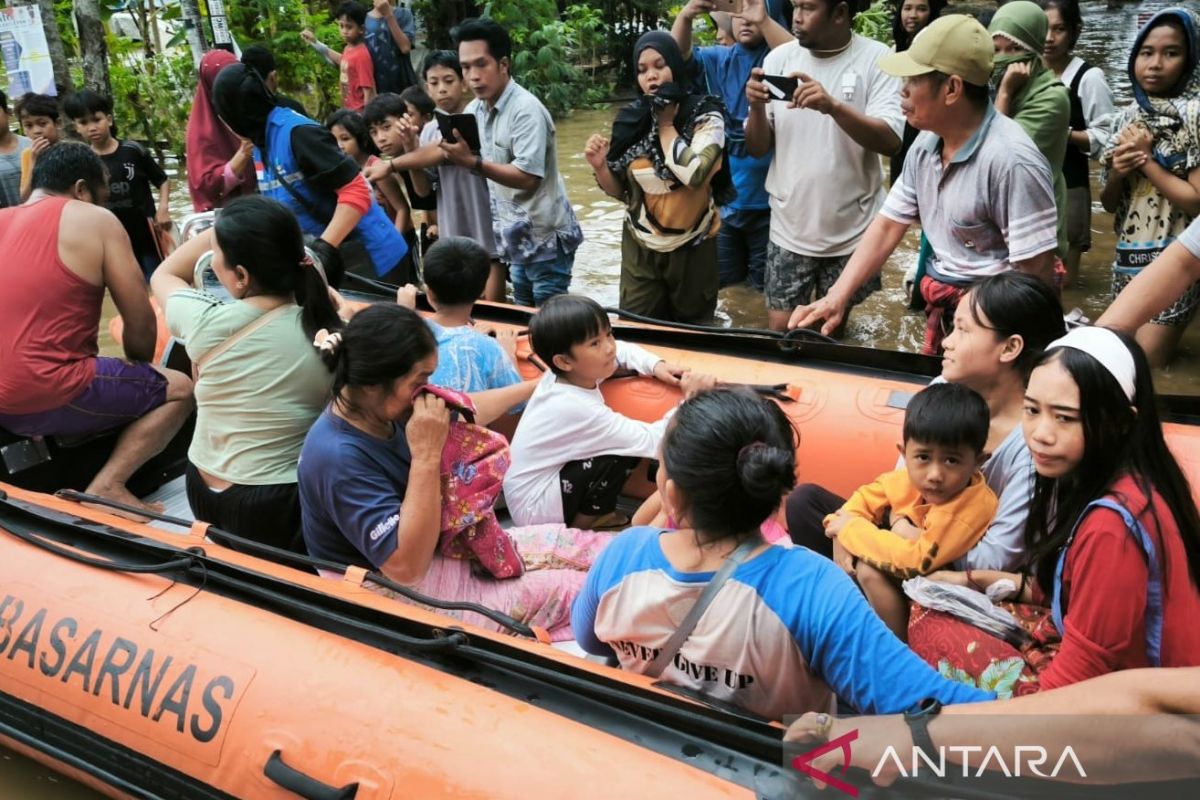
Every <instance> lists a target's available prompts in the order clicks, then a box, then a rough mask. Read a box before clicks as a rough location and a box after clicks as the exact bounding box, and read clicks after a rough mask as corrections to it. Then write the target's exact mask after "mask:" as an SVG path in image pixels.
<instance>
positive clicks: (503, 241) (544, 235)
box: [466, 79, 583, 264]
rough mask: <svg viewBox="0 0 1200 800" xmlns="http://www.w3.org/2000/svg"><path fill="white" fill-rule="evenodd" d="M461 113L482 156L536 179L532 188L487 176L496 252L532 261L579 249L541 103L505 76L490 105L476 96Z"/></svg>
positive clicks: (550, 126)
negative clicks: (475, 129) (472, 123)
mask: <svg viewBox="0 0 1200 800" xmlns="http://www.w3.org/2000/svg"><path fill="white" fill-rule="evenodd" d="M466 113H468V114H474V115H475V119H476V122H478V124H479V136H480V140H481V141H480V144H481V145H482V150H483V152H482V155H483V158H484V160H486V161H491V162H494V163H496V164H507V165H512V166H514V167H516V168H517V169H519V170H521V171H522V172H525V173H527V174H529V175H536V176H537V177H539V178H541V179H542V180H541V181H540V182H539V183H538V186H537V188H536V189H534V190H532V191H527V190H524V189H514V188H512V187H509V186H503V185H501V184H499V183H496V182H495V181H491V180H489V181H488V187H489V188H490V189H491V193H492V203H493V212H494V218H495V219H494V224H495V231H496V239H497V240H498V241H499V243H500V251H501V257H502V258H503V259H504V260H505V261H508V262H509V263H511V264H532V263H534V262H537V261H549V260H554V259H557V258H558V257H559V248H560V247H561V249H562V252H564V253H567V254H571V253H574V252H575V251H576V250H577V249H579V245H580V243H582V242H583V230H582V229H581V228H580V227H579V221H578V220H577V219H576V218H575V211H574V209H572V208H571V203H570V200H568V198H567V189H566V186H565V185H564V184H563V180H562V176H561V175H559V172H558V145H557V143H556V141H557V134H556V132H555V129H554V121H553V120H552V119H551V118H550V112H549V111H547V110H546V107H545V106H544V105H542V102H541V101H540V100H538V99H537V98H536V97H534V96H533V95H532V94H531V93H530V92H529V90H527V89H526V88H525V87H523V86H521V85H520V84H518V83H517V82H516V81H515V80H511V79H510V80H509V82H508V86H506V87H505V88H504V92H503V93H502V94H501V95H500V97H499V98H498V99H497V100H496V104H495V106H493V107H492V108H490V109H489V108H488V106H487V103H485V102H484V101H482V100H479V99H476V100H472V101H471V103H470V104H469V105H468V106H467V108H466Z"/></svg>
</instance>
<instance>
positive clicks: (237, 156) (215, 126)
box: [187, 50, 255, 213]
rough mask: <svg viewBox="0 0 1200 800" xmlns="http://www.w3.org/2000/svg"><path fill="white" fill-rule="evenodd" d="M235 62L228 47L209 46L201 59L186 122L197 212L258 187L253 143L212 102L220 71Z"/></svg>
mask: <svg viewBox="0 0 1200 800" xmlns="http://www.w3.org/2000/svg"><path fill="white" fill-rule="evenodd" d="M236 63H237V58H236V57H235V56H234V55H233V53H231V52H229V51H228V50H209V51H208V52H207V53H205V54H204V58H202V59H200V80H199V81H197V83H196V98H195V100H193V101H192V114H191V116H190V117H188V126H187V166H188V170H187V175H188V192H190V193H191V195H192V208H194V209H195V210H196V212H197V213H199V212H201V211H212V210H213V209H214V208H221V207H222V206H224V205H225V204H226V203H228V202H229V201H230V200H232V199H234V198H235V197H240V196H242V195H244V194H251V193H253V192H254V190H255V182H254V165H253V163H252V159H253V150H254V144H253V143H252V142H251V141H250V140H249V139H243V138H241V137H239V136H238V135H237V134H236V133H234V132H233V131H231V130H230V129H229V126H228V125H226V124H225V123H223V122H221V120H220V119H219V118H218V117H217V110H216V109H215V108H213V103H212V90H213V83H214V82H216V80H217V74H218V73H220V72H221V70H223V69H224V68H225V67H227V66H229V65H230V64H236Z"/></svg>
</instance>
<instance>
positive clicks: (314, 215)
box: [254, 106, 408, 275]
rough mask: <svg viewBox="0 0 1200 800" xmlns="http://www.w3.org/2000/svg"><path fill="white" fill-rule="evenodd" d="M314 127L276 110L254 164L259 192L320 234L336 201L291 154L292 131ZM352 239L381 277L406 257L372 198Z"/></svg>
mask: <svg viewBox="0 0 1200 800" xmlns="http://www.w3.org/2000/svg"><path fill="white" fill-rule="evenodd" d="M316 124H317V123H316V122H314V121H313V120H311V119H309V118H308V117H305V116H303V115H302V114H297V113H296V112H295V111H293V110H291V109H290V108H284V107H282V106H280V107H277V108H276V109H275V110H273V111H272V112H271V114H270V116H268V117H267V138H266V142H267V147H266V152H263V151H262V150H260V149H259V148H257V147H256V148H254V163H255V164H256V165H259V167H258V190H259V191H260V192H261V193H262V194H264V195H266V196H267V197H270V198H272V199H274V200H278V201H279V202H281V203H283V204H284V205H285V206H287V207H288V208H290V209H291V210H292V212H293V213H294V214H295V215H296V218H297V219H298V220H299V221H300V229H301V230H303V231H304V232H305V233H308V234H312V235H313V236H320V235H321V233H322V232H323V231H324V230H325V226H326V225H328V224H329V220H330V219H331V218H332V216H333V210H334V208H335V207H336V204H337V200H336V198H335V197H333V196H331V195H328V194H327V193H325V192H321V191H320V190H319V189H316V188H314V187H313V186H310V185H309V180H308V177H307V176H306V175H305V174H304V173H303V171H302V170H301V169H300V165H299V163H298V162H297V161H296V154H295V153H294V152H292V131H294V130H295V129H296V128H297V127H299V126H301V125H316ZM268 156H269V160H268ZM281 178H282V179H283V180H285V181H287V186H284V185H283V184H282V183H281V182H280V179H281ZM289 187H290V190H289ZM351 235H352V236H358V237H361V238H362V242H363V245H364V246H365V248H366V251H367V254H368V255H369V256H370V257H371V263H372V265H373V266H374V268H375V273H376V274H377V275H385V274H386V273H388V272H389V271H390V270H392V269H393V268H394V267H395V266H396V265H397V264H398V263H400V259H402V258H404V256H405V255H406V254H407V253H408V244H407V243H406V242H405V241H404V237H403V236H401V235H400V232H399V231H397V230H396V226H395V225H394V224H393V223H392V221H391V220H389V219H388V218H387V214H385V213H384V212H383V209H382V208H380V207H379V204H378V203H376V202H375V197H374V195H373V194H372V196H371V207H370V208H369V209H368V210H367V213H366V214H363V216H362V219H360V220H359V221H358V225H356V226H355V228H354V232H353V233H352V234H351Z"/></svg>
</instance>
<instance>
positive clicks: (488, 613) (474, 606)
mask: <svg viewBox="0 0 1200 800" xmlns="http://www.w3.org/2000/svg"><path fill="white" fill-rule="evenodd" d="M54 496H55V497H57V498H59V499H62V500H69V501H71V502H73V503H89V504H91V505H97V506H107V507H109V508H115V509H119V510H122V511H130V512H133V513H136V514H140V515H142V516H144V517H149V518H150V519H153V520H156V521H158V522H166V523H168V524H170V525H178V526H179V527H182V528H191V527H192V523H191V521H190V520H186V519H183V518H182V517H173V516H171V515H169V514H162V513H159V512H157V511H150V510H148V509H144V508H138V507H135V506H131V505H129V504H127V503H121V502H118V501H116V500H109V499H108V498H105V497H100V496H99V495H93V494H87V493H85V492H77V491H75V490H74V489H60V490H58V491H57V492H55V493H54ZM208 536H209V537H211V538H212V540H213V541H215V542H216V543H217V544H220V545H223V546H228V545H226V542H232V543H233V544H235V545H237V546H238V548H239V549H241V550H243V551H245V552H248V553H250V554H251V555H255V556H259V557H260V558H266V559H267V560H269V561H274V562H276V563H285V564H288V565H290V566H302V567H307V568H309V569H311V570H313V571H316V570H318V569H324V570H329V571H331V572H340V573H345V572H346V569H347V568H348V567H349V565H348V564H340V563H338V562H336V561H329V560H327V559H324V558H314V557H313V556H308V555H302V554H300V553H293V552H292V551H291V550H283V549H280V548H278V547H273V546H271V545H269V544H264V543H262V542H258V541H255V540H254V539H247V538H246V537H244V536H238V535H237V534H235V533H230V532H228V531H225V530H222V529H220V528H217V527H209V529H208ZM366 578H367V579H368V580H370V581H371V582H372V583H376V584H379V585H380V586H382V587H383V588H385V589H387V590H389V591H391V592H395V593H396V594H398V595H401V596H402V597H404V598H405V599H406V600H410V601H412V602H414V603H418V604H420V605H425V606H429V607H431V608H437V609H441V610H444V611H469V612H471V613H474V614H478V615H480V616H481V617H485V618H486V619H489V620H491V621H492V622H494V623H496V624H497V625H499V626H500V627H502V628H506V629H508V630H510V631H512V632H513V633H515V634H517V635H518V636H524V637H527V638H529V639H537V638H538V635H537V632H536V631H534V629H533V628H531V627H530V626H529V625H526V624H525V623H524V622H521V621H520V620H517V619H514V618H513V617H511V616H509V615H508V614H505V613H503V612H501V611H497V610H495V609H493V608H488V607H487V606H483V605H480V604H478V603H467V602H460V601H456V600H442V599H440V598H437V597H432V596H430V595H427V594H423V593H421V592H418V591H416V590H415V589H411V588H409V587H407V586H404V585H403V584H399V583H397V582H395V581H393V580H392V579H390V578H388V577H387V576H386V575H384V574H383V573H381V572H378V571H375V570H371V571H368V572H367V575H366Z"/></svg>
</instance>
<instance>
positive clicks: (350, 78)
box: [300, 0, 376, 114]
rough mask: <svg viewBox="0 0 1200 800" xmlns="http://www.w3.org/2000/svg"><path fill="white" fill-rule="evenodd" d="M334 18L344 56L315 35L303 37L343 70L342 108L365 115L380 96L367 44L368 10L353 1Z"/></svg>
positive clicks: (309, 32)
mask: <svg viewBox="0 0 1200 800" xmlns="http://www.w3.org/2000/svg"><path fill="white" fill-rule="evenodd" d="M333 18H334V19H335V20H337V24H338V31H339V32H340V33H341V34H342V41H343V42H344V43H345V45H346V49H345V50H343V51H342V52H340V53H339V52H337V51H336V50H331V49H329V48H328V47H327V46H325V45H324V44H322V43H321V42H318V41H317V37H316V36H315V35H313V32H312V31H309V30H304V31H301V32H300V36H301V38H303V39H304V41H306V42H308V43H309V44H310V45H312V46H313V49H315V50H316V51H317V52H318V53H320V54H321V55H322V56H324V57H325V60H326V61H328V62H329V63H330V64H333V65H334V66H336V67H338V68H339V69H340V70H341V85H342V108H348V109H350V110H351V111H357V112H359V113H360V114H361V113H362V110H363V109H364V108H366V105H367V103H369V102H371V98H372V97H374V96H375V94H376V92H375V65H374V62H372V60H371V51H370V50H368V49H367V45H366V40H365V37H366V33H367V27H366V26H367V10H366V9H365V8H363V7H362V6H361V5H359V4H358V3H355V2H353V0H350V2H345V3H342V4H341V5H340V6H338V7H337V10H335V11H334V12H333Z"/></svg>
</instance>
